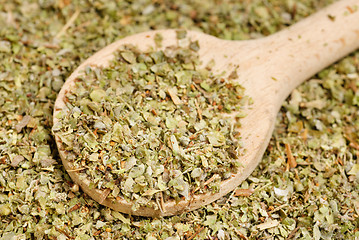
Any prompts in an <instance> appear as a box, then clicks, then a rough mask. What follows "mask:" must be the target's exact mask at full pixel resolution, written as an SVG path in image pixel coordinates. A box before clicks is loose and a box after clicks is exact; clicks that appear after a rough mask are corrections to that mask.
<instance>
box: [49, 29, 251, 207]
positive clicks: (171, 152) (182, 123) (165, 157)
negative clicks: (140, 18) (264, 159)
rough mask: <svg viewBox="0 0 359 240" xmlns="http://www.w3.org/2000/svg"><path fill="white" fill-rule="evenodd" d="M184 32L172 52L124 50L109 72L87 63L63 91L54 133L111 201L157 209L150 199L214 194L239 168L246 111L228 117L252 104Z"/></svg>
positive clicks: (125, 48)
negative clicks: (202, 60) (202, 59)
mask: <svg viewBox="0 0 359 240" xmlns="http://www.w3.org/2000/svg"><path fill="white" fill-rule="evenodd" d="M177 35H178V42H179V45H180V46H172V47H167V48H166V49H164V50H151V51H147V52H140V51H139V50H138V49H136V48H135V47H134V46H125V47H123V48H124V49H122V50H120V51H119V52H118V54H117V56H116V58H115V60H114V61H112V62H111V64H110V66H109V67H106V68H103V69H101V68H96V67H94V68H90V67H89V68H88V69H87V70H86V73H85V74H84V76H82V77H81V79H76V80H75V82H76V86H75V87H74V89H72V90H70V92H68V93H67V94H66V95H65V103H66V106H67V108H65V109H64V110H63V111H62V112H60V121H59V122H58V124H55V125H54V127H53V131H54V132H55V133H56V134H57V136H59V138H60V139H61V140H62V142H63V144H64V147H65V149H66V152H67V153H68V154H69V156H70V157H71V158H72V159H70V161H72V162H73V165H74V170H77V169H78V173H79V174H82V173H84V174H82V175H85V176H86V177H87V178H88V179H90V181H91V183H93V185H92V186H90V187H95V188H99V189H111V194H110V195H109V197H110V198H116V197H121V198H125V199H127V200H128V201H131V200H132V201H135V203H137V205H146V206H149V205H152V204H154V206H155V207H157V204H155V202H154V201H152V202H150V200H151V199H152V200H155V197H156V196H157V198H159V196H161V197H162V198H163V200H164V201H167V200H168V199H169V198H174V199H176V200H180V197H184V198H185V199H187V200H189V198H190V197H191V195H192V194H194V193H203V192H206V191H212V192H215V191H218V190H219V184H220V181H221V180H224V179H227V178H229V177H230V176H231V174H232V173H235V172H236V171H237V167H238V160H237V159H238V157H239V155H240V152H241V151H243V149H241V146H240V142H239V135H240V134H239V131H238V130H239V125H240V123H239V118H240V117H243V114H238V118H237V119H236V121H233V120H232V119H231V118H229V117H226V116H225V115H224V114H229V113H232V112H234V111H237V112H238V111H241V109H242V108H243V107H244V105H245V104H246V102H248V100H249V99H248V97H246V96H244V88H243V87H241V86H240V85H239V84H238V83H236V82H234V81H231V80H230V79H228V78H224V77H222V76H220V75H219V76H216V75H214V74H213V72H212V71H211V69H210V66H208V67H206V68H201V67H200V66H199V64H200V60H199V57H198V54H197V51H198V50H199V45H198V42H191V41H190V40H189V39H188V38H186V32H185V31H178V32H177ZM157 38H160V37H158V36H157ZM230 76H237V74H236V72H234V73H233V74H231V75H230ZM160 194H161V195H160ZM134 207H136V205H134Z"/></svg>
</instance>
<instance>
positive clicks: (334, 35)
mask: <svg viewBox="0 0 359 240" xmlns="http://www.w3.org/2000/svg"><path fill="white" fill-rule="evenodd" d="M156 33H160V34H161V35H162V36H163V38H164V41H163V44H164V45H165V46H171V45H176V44H177V39H176V32H175V30H158V31H150V32H144V33H139V34H136V35H133V36H129V37H126V38H124V39H121V40H119V41H117V42H115V43H112V44H110V45H109V46H107V47H105V48H103V49H102V50H100V51H99V52H97V53H96V54H94V55H93V56H92V57H90V58H89V59H87V60H86V61H85V62H84V63H82V64H81V65H80V66H79V67H78V68H77V69H76V70H75V71H74V72H73V73H72V75H71V76H70V77H69V78H68V79H67V81H66V82H65V84H64V85H63V87H62V89H61V91H60V93H59V95H58V97H57V100H56V103H55V109H54V124H55V123H57V122H58V121H59V119H58V118H57V117H56V116H57V114H58V113H59V111H61V110H62V109H63V108H66V107H65V104H64V95H65V93H66V92H68V91H69V90H70V89H71V88H73V86H74V80H75V79H76V78H77V77H78V76H80V75H81V74H83V73H82V72H83V70H84V68H85V67H86V66H88V65H97V66H107V65H108V63H109V61H111V60H112V59H113V58H114V55H113V53H114V52H115V51H116V50H117V49H118V48H119V47H120V46H121V45H123V44H133V45H136V46H137V47H138V48H139V49H141V50H147V49H148V48H149V47H150V46H154V40H153V39H154V35H155V34H156ZM188 35H189V36H190V38H191V39H192V40H198V41H199V44H200V51H199V55H200V57H201V60H203V62H204V64H205V63H206V62H208V61H210V60H211V59H214V60H215V62H216V66H215V68H214V70H215V71H219V72H222V71H224V70H225V71H226V72H227V73H231V72H232V71H233V70H234V69H235V68H236V67H238V73H239V78H238V79H237V81H239V82H240V84H241V85H243V86H244V87H245V89H246V94H247V95H248V96H250V97H252V98H253V100H254V104H253V105H252V107H251V108H250V109H247V110H246V113H247V116H246V117H245V118H243V119H242V121H241V123H242V131H241V135H242V140H243V142H244V144H245V149H246V153H245V155H244V156H242V157H241V158H240V160H239V161H240V162H241V164H242V166H243V167H242V168H240V169H239V171H238V172H237V173H236V174H234V175H233V177H231V178H230V179H228V180H226V181H223V182H222V183H221V188H220V191H219V192H218V193H215V194H209V193H208V194H202V195H194V196H193V197H192V198H191V199H190V200H189V201H185V200H181V201H180V202H178V203H176V202H174V201H169V202H165V203H163V204H162V211H161V210H155V209H153V208H148V207H141V208H140V209H138V210H136V211H133V210H132V209H131V206H132V203H131V202H127V201H125V200H123V199H120V200H109V199H108V198H107V195H108V193H109V192H108V191H103V190H98V189H91V188H89V183H90V180H88V179H82V178H80V177H79V176H80V174H79V173H78V172H77V171H76V170H75V171H74V166H73V165H72V162H71V161H68V160H67V154H68V153H67V152H66V151H65V150H64V147H63V145H62V142H61V140H60V138H59V137H58V136H57V134H56V133H54V135H55V138H56V143H57V147H58V149H59V152H60V156H61V159H62V162H63V164H64V166H65V169H66V170H67V171H68V173H69V175H70V176H71V178H72V179H73V181H74V182H75V183H77V184H78V185H80V186H81V188H82V189H83V191H84V192H85V193H87V194H88V195H90V196H91V197H92V198H93V199H94V200H96V201H97V202H99V203H100V204H103V205H105V206H108V207H110V208H112V209H114V210H117V211H120V212H124V213H128V214H133V215H141V216H152V217H154V216H169V215H174V214H179V213H182V212H185V211H191V210H194V209H196V208H199V207H201V206H204V205H205V204H208V203H210V202H213V201H215V200H216V199H218V198H220V197H222V196H223V195H225V194H227V193H228V192H230V191H232V190H233V189H234V188H236V187H237V186H238V185H239V184H240V183H241V182H242V181H243V180H245V179H246V178H247V177H248V176H249V175H250V174H251V173H252V171H253V170H254V169H255V167H256V166H257V165H258V163H259V162H260V160H261V158H262V156H263V153H264V151H265V149H266V147H267V144H268V142H269V140H270V137H271V135H272V131H273V128H274V123H275V119H276V115H277V113H278V111H279V109H280V107H281V105H282V102H283V101H284V100H285V98H286V97H287V96H288V95H289V94H290V92H291V91H292V90H293V89H294V88H295V87H296V86H298V85H299V84H300V83H302V82H303V81H305V80H306V79H308V78H309V77H311V76H313V75H314V74H315V73H317V72H318V71H320V70H321V69H323V68H325V67H327V66H329V65H330V64H332V63H334V62H335V61H337V60H339V59H340V58H342V57H344V56H346V55H347V54H349V53H350V52H352V51H354V50H355V49H357V48H359V0H342V1H338V2H336V3H334V4H332V5H330V6H329V7H327V8H324V9H322V10H320V11H319V12H317V13H316V14H314V15H312V16H310V17H308V18H306V19H304V20H302V21H300V22H298V23H297V24H295V25H293V26H290V27H289V28H287V29H285V30H283V31H280V32H278V33H276V34H273V35H271V36H269V37H265V38H262V39H256V40H249V41H227V40H221V39H218V38H215V37H212V36H209V35H206V34H203V33H199V32H194V31H189V32H188ZM165 46H164V47H165Z"/></svg>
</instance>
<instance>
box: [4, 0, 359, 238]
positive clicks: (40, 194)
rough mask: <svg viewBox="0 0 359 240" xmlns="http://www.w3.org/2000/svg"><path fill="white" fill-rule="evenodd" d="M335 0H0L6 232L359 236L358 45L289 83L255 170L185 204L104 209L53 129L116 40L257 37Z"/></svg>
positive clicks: (30, 235)
mask: <svg viewBox="0 0 359 240" xmlns="http://www.w3.org/2000/svg"><path fill="white" fill-rule="evenodd" d="M331 2H332V1H329V0H271V1H268V0H253V1H250V0H237V1H230V0H223V1H214V0H209V1H202V0H195V1H189V0H180V1H161V0H153V1H150V0H140V1H105V0H103V1H91V0H88V1H85V0H82V1H81V0H79V1H76V0H72V1H71V0H48V1H45V0H39V1H15V0H10V1H6V0H0V239H4V240H5V239H6V240H7V239H11V240H15V239H59V240H62V239H148V240H152V239H168V240H174V239H220V240H222V239H317V240H319V239H359V217H358V216H359V190H358V189H359V133H358V132H359V116H358V115H359V89H358V88H359V52H358V51H357V52H355V53H352V54H351V55H350V56H348V57H346V58H344V59H343V60H341V61H339V62H338V63H336V64H334V65H332V66H330V67H329V68H327V69H325V70H323V71H322V72H320V73H319V74H317V75H316V76H313V78H312V79H311V80H309V81H307V82H306V83H304V84H302V85H301V86H299V87H298V88H297V89H296V90H294V91H293V93H292V94H291V96H290V97H289V98H288V99H287V100H286V101H285V102H284V103H283V107H282V108H281V111H280V112H279V114H278V117H277V124H276V128H275V131H274V133H273V137H272V139H271V141H270V144H269V146H268V149H267V151H266V153H265V156H264V158H263V160H262V162H261V164H260V165H259V166H258V167H257V169H256V170H255V171H254V173H253V174H252V175H251V176H250V177H249V178H248V179H247V180H246V181H245V182H243V183H242V184H241V185H240V187H238V188H237V189H236V190H234V191H233V192H232V193H230V194H228V195H227V196H225V197H223V198H221V199H219V200H217V201H216V202H215V203H213V204H210V205H208V206H204V207H203V208H201V209H199V210H196V211H193V212H190V213H184V214H182V215H179V216H173V217H166V218H160V219H152V218H142V217H134V216H128V215H125V214H120V213H118V212H115V211H112V210H111V209H109V208H106V207H103V206H100V205H99V204H98V203H96V202H94V201H93V200H92V199H90V198H89V197H88V196H86V195H85V194H83V192H82V191H81V190H79V189H78V186H77V185H74V184H73V182H72V181H71V179H70V178H69V176H68V175H67V173H66V172H65V170H64V168H63V167H62V164H61V161H60V158H59V156H58V153H57V150H56V146H55V144H54V139H53V137H52V135H51V127H52V111H53V104H54V101H55V99H56V95H57V93H58V91H59V90H60V88H61V86H62V84H63V83H64V81H65V80H66V78H67V77H68V76H69V75H70V74H71V72H72V71H73V70H74V69H75V68H76V67H77V66H79V64H80V63H81V62H82V61H84V60H85V59H86V58H88V57H89V56H91V55H92V54H93V53H94V52H96V51H98V50H100V49H101V48H103V47H104V46H106V45H108V44H109V43H111V42H114V41H115V40H117V39H120V38H122V37H125V36H128V35H131V34H134V33H138V32H143V31H147V30H151V29H163V28H184V29H189V30H197V31H202V32H205V33H208V34H211V35H214V36H217V37H219V38H222V39H233V40H243V39H251V38H258V37H263V36H266V35H269V34H272V33H274V32H277V31H279V30H280V29H282V28H285V27H287V26H289V25H291V24H293V23H295V22H297V21H298V20H300V19H301V18H304V17H306V16H308V15H310V14H312V13H314V12H315V11H317V10H318V9H320V8H322V7H324V6H325V5H328V4H330V3H331ZM239 75H240V73H239ZM252 189H253V191H252ZM158 229H160V230H158Z"/></svg>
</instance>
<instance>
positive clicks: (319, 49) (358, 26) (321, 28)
mask: <svg viewBox="0 0 359 240" xmlns="http://www.w3.org/2000/svg"><path fill="white" fill-rule="evenodd" d="M267 40H268V42H267V43H269V45H271V46H270V47H269V48H266V49H270V50H269V51H272V53H271V55H272V56H273V58H271V59H270V60H269V61H268V64H270V65H269V67H270V68H272V69H271V71H270V72H271V74H272V76H269V77H270V78H271V79H272V80H275V82H276V83H275V84H274V85H275V89H274V90H275V92H277V93H278V97H279V101H278V102H279V103H280V104H281V103H282V100H284V99H285V98H286V97H287V96H288V95H289V94H290V92H291V91H292V90H293V89H294V88H295V87H297V86H298V85H299V84H300V83H302V82H303V81H305V80H307V79H308V78H310V77H311V76H313V75H314V74H316V73H317V72H319V71H320V70H322V69H323V68H325V67H327V66H329V65H330V64H332V63H334V62H335V61H338V60H339V59H341V58H342V57H344V56H346V55H348V54H349V53H350V52H353V51H354V50H356V49H358V48H359V0H341V1H338V2H336V3H334V4H332V5H330V6H328V7H326V8H324V9H322V10H321V11H319V12H317V13H316V14H313V15H312V16H309V17H308V18H306V19H304V20H302V21H300V22H299V23H297V24H295V25H293V26H291V27H289V28H287V29H285V30H283V31H280V32H278V33H276V34H274V35H272V36H270V37H268V39H267ZM267 47H268V46H267ZM285 66H288V67H286V68H284V67H285ZM273 68H274V69H273ZM271 84H273V83H271Z"/></svg>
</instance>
